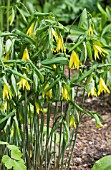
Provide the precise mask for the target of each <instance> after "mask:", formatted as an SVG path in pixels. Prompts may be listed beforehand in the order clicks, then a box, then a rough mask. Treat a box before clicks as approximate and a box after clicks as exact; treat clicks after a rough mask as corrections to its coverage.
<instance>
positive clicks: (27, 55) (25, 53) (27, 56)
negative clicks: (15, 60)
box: [22, 49, 29, 60]
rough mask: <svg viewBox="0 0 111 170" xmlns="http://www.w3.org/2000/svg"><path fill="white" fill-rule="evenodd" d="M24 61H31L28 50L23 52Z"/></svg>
mask: <svg viewBox="0 0 111 170" xmlns="http://www.w3.org/2000/svg"><path fill="white" fill-rule="evenodd" d="M22 60H29V53H28V50H27V49H25V50H24V52H23V57H22Z"/></svg>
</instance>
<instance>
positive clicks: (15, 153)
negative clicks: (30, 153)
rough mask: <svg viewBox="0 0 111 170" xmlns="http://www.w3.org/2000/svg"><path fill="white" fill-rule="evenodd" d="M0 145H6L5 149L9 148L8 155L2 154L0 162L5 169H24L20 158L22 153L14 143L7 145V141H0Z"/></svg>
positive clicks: (23, 163)
mask: <svg viewBox="0 0 111 170" xmlns="http://www.w3.org/2000/svg"><path fill="white" fill-rule="evenodd" d="M0 145H6V147H7V149H8V150H9V153H10V156H8V155H3V157H2V163H3V164H4V165H5V167H6V168H7V169H12V168H13V170H18V169H22V170H26V166H25V162H24V160H23V159H22V158H21V157H22V153H21V151H20V150H19V148H18V147H17V146H15V145H9V144H8V143H7V142H3V141H0Z"/></svg>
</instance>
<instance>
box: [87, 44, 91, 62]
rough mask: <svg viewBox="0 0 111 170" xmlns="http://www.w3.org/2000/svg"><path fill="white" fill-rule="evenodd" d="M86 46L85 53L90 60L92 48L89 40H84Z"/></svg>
mask: <svg viewBox="0 0 111 170" xmlns="http://www.w3.org/2000/svg"><path fill="white" fill-rule="evenodd" d="M86 48H87V55H88V57H89V58H90V60H92V48H91V44H90V42H89V41H87V42H86Z"/></svg>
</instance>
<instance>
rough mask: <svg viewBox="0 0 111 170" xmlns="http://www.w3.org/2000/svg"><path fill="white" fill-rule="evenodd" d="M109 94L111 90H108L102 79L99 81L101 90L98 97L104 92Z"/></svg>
mask: <svg viewBox="0 0 111 170" xmlns="http://www.w3.org/2000/svg"><path fill="white" fill-rule="evenodd" d="M103 91H104V92H105V93H106V92H107V93H110V90H109V89H108V87H107V86H106V84H105V82H104V80H103V79H102V78H100V79H99V90H98V95H100V94H101V93H102V92H103Z"/></svg>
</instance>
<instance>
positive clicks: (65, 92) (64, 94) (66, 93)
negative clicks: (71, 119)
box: [61, 85, 70, 100]
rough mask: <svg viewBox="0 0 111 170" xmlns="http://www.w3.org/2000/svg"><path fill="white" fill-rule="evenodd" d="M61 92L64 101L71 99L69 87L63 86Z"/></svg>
mask: <svg viewBox="0 0 111 170" xmlns="http://www.w3.org/2000/svg"><path fill="white" fill-rule="evenodd" d="M61 92H62V99H64V100H69V99H70V94H69V91H68V88H67V86H65V85H63V87H62V91H61Z"/></svg>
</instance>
